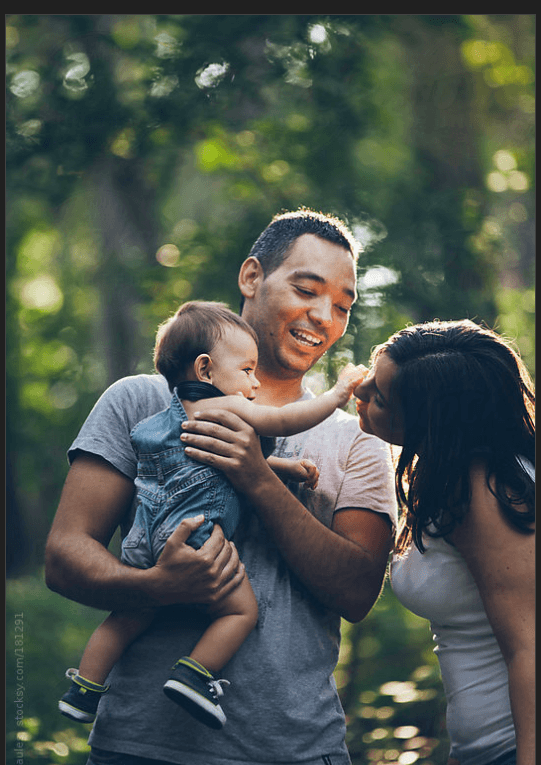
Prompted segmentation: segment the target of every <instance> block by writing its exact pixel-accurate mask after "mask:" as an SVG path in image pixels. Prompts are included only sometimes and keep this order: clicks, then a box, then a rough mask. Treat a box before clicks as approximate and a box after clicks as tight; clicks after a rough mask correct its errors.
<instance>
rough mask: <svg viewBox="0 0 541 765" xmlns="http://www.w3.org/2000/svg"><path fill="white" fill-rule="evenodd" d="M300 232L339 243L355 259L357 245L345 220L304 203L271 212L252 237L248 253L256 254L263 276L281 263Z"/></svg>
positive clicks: (359, 247) (357, 253)
mask: <svg viewBox="0 0 541 765" xmlns="http://www.w3.org/2000/svg"><path fill="white" fill-rule="evenodd" d="M304 234H313V235H314V236H317V237H319V238H320V239H324V240H325V241H327V242H331V243H332V244H337V245H339V246H340V247H343V248H344V249H345V250H347V251H348V252H350V253H351V256H352V258H353V260H354V262H357V258H358V256H359V252H360V251H361V246H360V244H359V243H358V242H357V241H356V240H355V237H354V236H353V234H352V233H351V231H350V230H349V229H348V228H347V226H346V225H345V223H343V221H341V220H339V219H338V218H335V217H334V216H332V215H326V214H324V213H321V212H315V211H314V210H309V209H308V208H305V207H302V208H300V209H299V210H296V211H295V212H286V213H281V214H278V215H275V216H274V218H273V219H272V221H271V222H270V223H269V225H268V226H267V228H266V229H265V230H264V231H263V232H262V233H261V234H260V235H259V237H258V238H257V240H256V241H255V243H254V245H253V247H252V249H251V250H250V257H254V258H257V260H258V261H259V262H260V263H261V266H262V268H263V274H264V276H265V277H267V276H268V275H269V274H271V273H272V272H273V271H276V269H277V268H279V267H280V266H281V265H282V263H283V262H284V260H285V259H286V258H287V256H288V254H289V251H290V248H291V247H292V245H293V244H294V242H295V241H296V240H297V239H298V238H299V237H300V236H303V235H304Z"/></svg>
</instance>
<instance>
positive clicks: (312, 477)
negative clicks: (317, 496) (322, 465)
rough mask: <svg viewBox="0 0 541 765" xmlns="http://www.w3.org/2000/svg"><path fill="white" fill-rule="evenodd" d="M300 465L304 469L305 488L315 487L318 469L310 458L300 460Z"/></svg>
mask: <svg viewBox="0 0 541 765" xmlns="http://www.w3.org/2000/svg"><path fill="white" fill-rule="evenodd" d="M300 463H301V465H302V466H303V468H304V470H305V471H306V474H307V476H306V478H305V479H304V486H305V488H306V489H315V488H316V486H317V482H318V480H319V470H318V468H317V467H316V466H315V465H314V463H313V462H312V461H311V460H300Z"/></svg>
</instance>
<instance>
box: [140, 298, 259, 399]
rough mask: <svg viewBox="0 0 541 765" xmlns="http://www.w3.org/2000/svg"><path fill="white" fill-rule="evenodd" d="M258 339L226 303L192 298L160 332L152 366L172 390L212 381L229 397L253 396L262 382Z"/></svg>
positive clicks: (157, 336)
mask: <svg viewBox="0 0 541 765" xmlns="http://www.w3.org/2000/svg"><path fill="white" fill-rule="evenodd" d="M257 357H258V354H257V335H256V333H255V332H254V330H253V329H252V327H251V326H250V325H249V324H248V323H247V322H246V321H244V319H242V318H241V317H240V316H238V315H237V314H236V313H234V312H233V311H231V310H230V309H229V308H228V307H227V306H226V305H224V304H223V303H215V302H204V301H199V300H192V301H190V302H188V303H184V304H183V305H181V306H180V308H179V309H178V311H177V312H176V313H175V314H174V316H171V318H169V319H167V321H165V322H164V323H163V324H161V325H160V326H159V328H158V332H157V334H156V344H155V346H154V365H155V367H156V369H157V371H158V372H160V374H162V375H163V376H164V377H165V379H166V380H167V382H168V383H169V389H170V390H171V391H173V390H174V388H175V387H176V386H177V385H178V384H179V383H181V382H185V381H188V380H199V381H201V382H208V383H211V384H212V385H214V386H215V387H216V388H218V389H219V390H220V391H221V392H222V393H224V394H225V395H236V394H237V393H239V392H240V393H242V395H243V396H245V397H246V398H250V399H251V398H253V397H254V394H255V390H256V389H257V388H258V387H259V382H258V380H257V378H256V377H255V368H256V366H257Z"/></svg>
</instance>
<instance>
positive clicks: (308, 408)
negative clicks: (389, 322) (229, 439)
mask: <svg viewBox="0 0 541 765" xmlns="http://www.w3.org/2000/svg"><path fill="white" fill-rule="evenodd" d="M365 373H366V368H365V367H363V366H362V365H360V366H358V367H355V366H353V364H348V365H347V366H345V367H344V369H343V370H342V371H341V372H340V375H339V377H338V381H337V382H336V385H334V386H333V387H332V388H331V389H330V390H328V391H327V392H326V393H323V395H321V396H318V397H317V398H313V399H308V400H306V401H295V402H293V403H292V404H286V405H285V406H280V407H275V406H262V405H259V404H255V403H254V402H252V401H249V400H248V399H246V398H242V397H241V396H225V397H224V398H220V399H215V398H214V399H207V401H209V402H210V403H209V406H212V407H213V408H216V407H217V406H220V407H224V408H225V409H228V410H229V411H232V412H234V413H235V414H238V416H239V417H242V419H243V420H245V421H246V422H247V423H248V424H249V425H251V426H252V428H254V430H255V431H256V433H258V434H259V435H260V436H292V435H294V434H295V433H301V432H302V431H303V430H308V428H313V427H314V425H317V424H318V423H320V422H323V420H326V419H327V417H329V416H330V415H331V414H332V413H333V412H334V410H335V409H338V408H339V407H342V406H345V405H346V404H347V402H348V401H349V399H350V398H351V395H352V393H353V390H354V388H356V387H357V385H359V384H360V382H361V381H362V380H363V378H364V375H365ZM200 403H201V404H202V406H201V411H202V410H203V409H204V404H203V402H200Z"/></svg>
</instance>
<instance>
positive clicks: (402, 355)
mask: <svg viewBox="0 0 541 765" xmlns="http://www.w3.org/2000/svg"><path fill="white" fill-rule="evenodd" d="M355 395H356V396H357V398H358V401H357V411H358V413H359V418H360V425H361V428H362V429H363V430H364V431H365V432H367V433H373V434H374V435H376V436H378V437H379V438H381V439H383V440H385V441H387V442H389V443H391V444H397V445H399V446H402V450H401V454H400V457H399V459H398V463H397V467H396V487H397V494H398V498H399V501H400V504H401V506H402V508H403V511H404V512H403V517H402V524H401V528H400V529H399V533H398V539H397V543H396V550H395V555H394V558H393V563H392V569H391V580H392V586H393V589H394V591H395V593H396V595H397V597H398V598H399V599H400V600H401V602H402V603H403V604H404V605H405V606H406V607H407V608H409V609H410V610H412V611H414V612H415V613H417V614H418V615H420V616H422V617H424V618H427V619H429V620H430V622H431V628H432V631H433V633H434V641H435V643H436V648H435V651H436V653H437V656H438V659H439V662H440V668H441V672H442V678H443V684H444V689H445V693H446V698H447V727H448V731H449V736H450V739H451V752H450V760H449V762H450V763H452V762H454V763H456V762H459V763H466V764H467V765H489V764H490V765H492V764H493V763H498V765H511V764H512V763H515V762H516V763H518V764H519V765H531V764H532V763H533V762H534V730H535V727H534V719H535V711H534V495H535V472H534V467H533V465H534V448H535V444H534V442H535V425H534V407H535V394H534V388H533V384H532V381H531V379H530V377H529V375H528V372H527V371H526V368H525V366H524V364H523V362H522V361H521V360H520V358H519V357H518V355H517V354H516V353H515V351H514V350H513V349H512V348H511V347H510V346H509V345H508V344H507V343H506V342H504V340H503V339H502V338H501V337H499V336H498V335H497V334H496V333H495V332H493V331H491V330H489V329H485V328H482V327H480V326H478V325H476V324H474V323H473V322H471V321H469V320H465V321H457V322H439V321H435V322H430V323H426V324H420V325H417V326H412V327H407V328H405V329H403V330H401V331H399V332H397V333H396V334H394V335H393V336H392V337H391V338H389V340H387V342H385V343H383V344H382V345H381V346H378V347H377V348H376V349H375V350H374V353H373V355H372V368H371V371H370V373H369V374H368V375H367V376H366V377H365V379H364V380H363V382H362V383H361V385H360V386H359V387H358V388H357V389H356V391H355Z"/></svg>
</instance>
